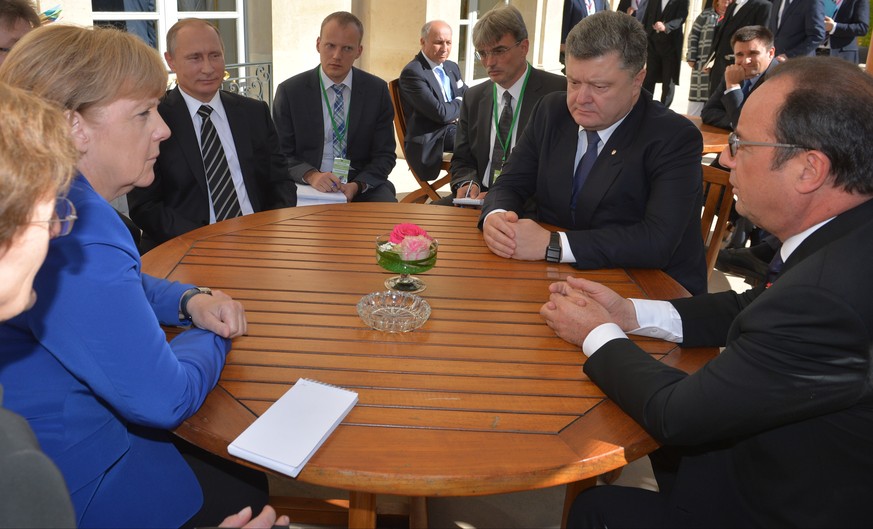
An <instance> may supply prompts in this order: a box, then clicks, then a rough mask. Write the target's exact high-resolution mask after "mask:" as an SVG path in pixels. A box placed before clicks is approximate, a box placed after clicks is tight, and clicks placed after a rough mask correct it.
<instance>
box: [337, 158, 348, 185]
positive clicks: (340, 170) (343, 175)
mask: <svg viewBox="0 0 873 529" xmlns="http://www.w3.org/2000/svg"><path fill="white" fill-rule="evenodd" d="M351 167H352V161H351V160H349V159H347V158H334V159H333V174H335V175H336V176H337V177H338V178H339V179H340V180H341V181H342V183H344V184H348V183H349V169H351Z"/></svg>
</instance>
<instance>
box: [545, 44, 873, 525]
mask: <svg viewBox="0 0 873 529" xmlns="http://www.w3.org/2000/svg"><path fill="white" fill-rule="evenodd" d="M871 136H873V79H870V78H869V77H867V76H865V75H864V73H863V72H861V71H860V70H859V69H858V67H857V66H855V65H853V64H851V63H849V62H846V61H843V60H841V59H837V58H831V57H827V58H824V57H815V58H814V57H809V58H807V57H802V58H796V59H792V60H790V61H787V62H786V63H785V64H783V65H781V66H779V67H777V68H776V69H775V71H774V73H773V74H772V75H771V76H770V78H769V79H768V80H767V82H766V83H765V84H764V85H763V86H762V87H761V88H759V89H758V90H756V91H755V93H754V94H752V95H751V96H750V97H749V100H748V102H747V103H746V105H745V109H744V111H743V112H742V114H741V115H740V121H739V124H738V126H737V131H736V135H732V136H731V142H730V150H729V151H728V150H726V151H725V152H724V153H722V155H721V163H722V165H724V166H726V167H729V168H730V169H731V182H732V183H733V184H734V192H735V193H736V195H737V210H738V211H739V212H740V214H742V215H743V216H745V217H748V218H749V219H751V220H753V221H754V222H755V224H757V225H760V226H763V227H764V228H766V229H767V230H769V231H770V232H772V233H773V234H775V235H776V236H778V237H779V239H780V240H782V241H783V242H784V244H783V245H782V248H781V250H780V256H781V260H782V261H783V262H784V263H783V265H782V266H781V273H780V275H778V276H777V277H776V279H775V280H773V282H772V283H770V284H767V285H761V286H759V287H757V288H754V289H752V290H749V291H747V292H744V293H743V294H737V293H735V292H721V293H718V294H705V295H701V296H695V297H693V298H690V299H677V300H673V301H670V302H666V301H646V300H642V301H641V300H628V299H624V298H622V297H620V296H619V295H618V294H616V293H615V292H613V291H611V290H609V289H608V288H606V287H604V286H602V285H599V284H597V283H593V282H590V281H585V280H581V279H572V278H570V279H568V282H567V283H556V284H553V285H552V286H551V287H550V290H551V296H550V298H549V302H548V303H546V304H545V305H544V306H543V308H542V309H541V314H542V315H543V316H544V317H545V319H546V321H547V323H548V324H549V326H550V327H551V328H552V329H554V330H555V332H556V333H557V334H558V336H560V337H562V338H564V339H565V340H567V341H569V342H571V343H574V344H580V345H581V346H582V350H583V352H584V353H585V354H586V355H587V356H588V359H587V360H586V361H585V366H584V369H585V374H586V375H588V376H589V377H590V379H591V380H592V381H593V382H594V383H595V384H597V385H598V386H599V387H600V388H601V389H602V390H603V391H604V393H606V395H607V396H609V398H610V399H612V400H613V401H615V403H616V404H618V405H619V406H620V407H621V408H622V409H623V410H624V411H625V412H626V413H627V414H628V415H630V416H631V417H633V418H634V420H636V421H637V422H638V423H639V424H640V425H641V426H642V427H643V428H645V429H646V431H647V432H649V434H651V435H652V437H654V438H655V439H656V440H657V441H658V442H660V443H661V444H662V445H664V449H662V450H668V451H670V452H672V453H673V455H674V456H677V457H674V461H673V463H674V464H673V465H670V466H662V465H658V466H657V467H656V475H657V476H658V478H659V483H658V484H659V486H660V491H659V492H650V491H645V490H641V489H635V488H630V487H616V486H606V487H592V488H590V489H588V490H587V491H585V492H582V493H581V494H580V495H579V496H578V497H577V498H576V501H575V502H574V504H573V507H572V509H571V511H570V515H569V521H568V523H567V526H568V527H867V526H869V525H870V520H871V518H873V507H871V505H870V498H871V497H873V480H871V479H870V476H873V457H871V456H870V447H871V446H873V381H871V377H870V373H871V371H873V358H871V355H870V351H873V303H870V297H871V296H873V276H871V274H870V268H871V267H873V237H871V236H870V233H871V231H873V200H871V198H873V157H871V156H870V147H869V138H870V137H871ZM625 332H632V333H633V334H640V335H642V336H650V337H656V338H663V339H666V340H669V341H673V342H679V343H681V344H682V346H684V347H699V346H706V347H716V346H718V347H724V348H725V349H724V351H722V353H721V354H719V355H718V356H716V357H715V358H714V359H713V360H711V361H710V362H709V363H708V364H706V365H704V366H703V367H702V368H701V369H700V370H698V371H697V372H695V373H694V374H691V375H689V374H688V373H685V372H683V371H679V370H677V369H674V368H672V367H670V366H667V365H665V364H664V363H661V362H658V361H656V360H655V359H654V358H652V357H651V356H649V355H648V354H646V353H645V352H643V351H642V350H641V349H640V348H639V347H637V346H636V345H635V344H634V343H633V342H631V341H630V340H628V339H627V336H625V334H624V333H625ZM661 455H663V452H662V454H661ZM677 458H678V461H676V460H675V459H677ZM655 461H656V460H654V459H653V466H655V465H654V463H655ZM658 461H660V462H664V459H663V458H658ZM676 463H678V465H677V464H676ZM659 470H660V472H659ZM668 473H669V474H668ZM661 477H669V478H670V479H669V480H662V479H660V478H661ZM668 481H669V483H668Z"/></svg>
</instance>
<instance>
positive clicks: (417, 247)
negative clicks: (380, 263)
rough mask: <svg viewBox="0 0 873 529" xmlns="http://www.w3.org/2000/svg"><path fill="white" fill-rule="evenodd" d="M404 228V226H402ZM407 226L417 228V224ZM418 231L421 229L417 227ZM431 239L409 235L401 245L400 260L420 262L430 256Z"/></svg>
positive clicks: (425, 236)
mask: <svg viewBox="0 0 873 529" xmlns="http://www.w3.org/2000/svg"><path fill="white" fill-rule="evenodd" d="M401 226H403V224H401ZM406 226H415V224H406ZM415 228H417V229H421V228H419V227H418V226H415ZM422 233H424V230H422ZM431 242H432V241H431V238H430V237H428V236H427V234H425V235H411V236H410V235H407V236H406V237H404V238H403V241H402V242H401V243H400V246H399V247H398V250H399V251H400V258H401V259H403V260H404V261H420V260H422V259H425V258H427V256H428V255H430V244H431Z"/></svg>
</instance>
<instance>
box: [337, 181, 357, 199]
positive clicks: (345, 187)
mask: <svg viewBox="0 0 873 529" xmlns="http://www.w3.org/2000/svg"><path fill="white" fill-rule="evenodd" d="M339 190H340V191H342V193H343V194H344V195H345V196H346V202H351V201H352V199H353V198H355V195H357V194H358V193H360V192H361V184H359V183H357V182H349V183H348V184H340V188H339Z"/></svg>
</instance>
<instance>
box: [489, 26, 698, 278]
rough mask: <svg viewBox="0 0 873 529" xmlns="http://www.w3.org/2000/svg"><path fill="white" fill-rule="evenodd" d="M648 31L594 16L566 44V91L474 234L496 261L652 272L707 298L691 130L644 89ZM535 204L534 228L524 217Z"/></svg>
mask: <svg viewBox="0 0 873 529" xmlns="http://www.w3.org/2000/svg"><path fill="white" fill-rule="evenodd" d="M645 61H646V34H645V31H644V30H643V28H642V26H641V25H640V24H639V22H637V21H636V19H634V18H633V17H629V16H627V15H626V14H624V13H619V12H616V11H602V12H599V13H595V14H593V15H591V16H589V17H586V18H585V19H583V20H582V22H580V23H579V24H578V25H577V26H576V27H575V28H573V30H572V31H571V32H570V35H569V36H568V37H567V92H561V93H555V94H549V95H547V96H545V97H543V98H542V100H540V102H539V104H538V105H537V108H536V109H535V111H534V114H533V116H532V117H531V120H530V123H529V124H528V126H527V129H525V131H524V135H523V137H522V138H521V139H520V140H519V143H518V146H517V147H516V148H515V150H514V151H513V153H512V158H511V159H510V160H509V164H507V166H506V167H505V168H504V171H503V174H502V175H501V176H500V179H499V180H497V183H496V185H494V186H493V187H492V188H491V191H490V192H489V193H488V196H487V197H486V198H485V204H484V205H483V210H482V216H481V217H480V226H481V227H482V229H483V234H484V236H485V242H486V244H487V245H488V248H489V249H490V250H491V251H492V252H494V253H495V254H497V255H499V256H501V257H506V258H512V259H520V260H527V261H533V260H543V259H545V260H547V261H552V262H564V263H572V264H573V265H574V266H576V267H577V268H581V269H597V268H613V267H624V268H658V269H661V270H663V271H664V272H666V273H667V274H668V275H670V276H671V277H672V278H673V279H675V280H676V281H678V282H679V283H680V284H681V285H682V286H684V287H685V288H686V289H688V291H689V292H692V293H700V292H705V291H706V265H705V263H704V254H703V241H702V238H701V237H700V207H701V205H700V188H701V182H702V176H701V168H700V153H701V152H702V151H703V139H702V137H701V135H700V131H699V130H698V129H697V127H695V126H694V125H693V124H692V123H691V122H690V121H688V120H687V119H685V118H683V117H682V116H679V115H678V114H676V113H674V112H673V111H671V110H669V109H667V108H665V107H664V106H663V105H662V104H660V103H657V102H655V101H652V95H651V94H650V93H649V92H647V91H645V90H643V88H642V83H643V78H644V77H645V75H646V70H645V68H644V65H645ZM531 198H534V199H535V200H536V207H537V220H539V221H540V222H544V223H546V224H551V225H552V226H557V227H558V228H560V229H559V230H557V231H554V232H550V231H548V230H546V229H545V228H543V227H541V226H540V225H539V224H538V223H537V222H535V221H534V220H533V219H531V218H522V217H523V216H524V214H525V206H524V204H525V202H526V201H527V200H528V199H531Z"/></svg>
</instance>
